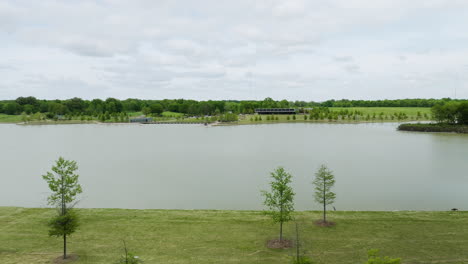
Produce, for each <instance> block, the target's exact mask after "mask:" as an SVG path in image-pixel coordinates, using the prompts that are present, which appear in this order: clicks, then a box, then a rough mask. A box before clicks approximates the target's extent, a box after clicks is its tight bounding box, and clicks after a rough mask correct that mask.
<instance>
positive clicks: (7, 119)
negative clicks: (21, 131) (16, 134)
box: [0, 114, 22, 123]
mask: <svg viewBox="0 0 468 264" xmlns="http://www.w3.org/2000/svg"><path fill="white" fill-rule="evenodd" d="M21 118H22V117H21V115H6V114H0V123H19V122H22V120H21Z"/></svg>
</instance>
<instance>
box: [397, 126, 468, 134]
mask: <svg viewBox="0 0 468 264" xmlns="http://www.w3.org/2000/svg"><path fill="white" fill-rule="evenodd" d="M398 130H401V131H415V132H450V133H463V134H468V126H466V125H451V124H401V125H400V126H398Z"/></svg>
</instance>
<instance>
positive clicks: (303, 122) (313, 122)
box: [0, 120, 432, 126]
mask: <svg viewBox="0 0 468 264" xmlns="http://www.w3.org/2000/svg"><path fill="white" fill-rule="evenodd" d="M402 122H432V120H399V121H398V120H385V121H365V120H364V121H343V120H338V121H325V120H313V121H311V120H289V121H253V122H251V121H248V122H242V121H233V122H211V123H207V125H208V126H244V125H263V124H264V125H271V124H387V123H389V124H390V123H402ZM1 124H15V125H20V126H36V125H89V124H92V125H94V124H96V125H112V124H114V125H115V124H135V125H151V124H144V123H131V122H99V121H79V120H76V121H75V120H71V121H30V122H19V123H17V122H0V125H1ZM173 124H177V125H193V124H195V121H192V120H190V121H173V122H161V123H160V124H155V125H173ZM196 124H202V123H200V122H198V123H196Z"/></svg>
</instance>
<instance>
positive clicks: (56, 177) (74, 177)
mask: <svg viewBox="0 0 468 264" xmlns="http://www.w3.org/2000/svg"><path fill="white" fill-rule="evenodd" d="M77 169H78V166H77V165H76V162H75V161H71V160H65V159H64V158H62V157H59V159H58V160H57V161H56V164H55V165H54V166H52V172H47V174H45V175H43V176H42V178H43V179H44V180H45V181H46V182H47V184H48V185H49V188H50V190H51V191H52V194H51V195H50V196H49V197H48V204H49V205H52V206H55V207H57V209H58V215H57V216H56V217H54V218H53V219H52V220H51V221H50V222H49V227H50V230H49V235H50V236H57V237H59V236H62V237H63V259H66V258H67V235H68V236H69V235H71V234H72V233H74V232H75V230H76V228H77V226H78V220H77V217H76V214H75V213H74V211H73V210H72V208H73V206H74V204H75V203H76V196H77V195H78V194H80V193H81V192H82V189H81V185H80V184H79V183H78V177H79V175H78V174H75V171H76V170H77Z"/></svg>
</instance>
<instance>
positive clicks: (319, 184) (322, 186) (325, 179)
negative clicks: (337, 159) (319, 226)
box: [313, 165, 336, 223]
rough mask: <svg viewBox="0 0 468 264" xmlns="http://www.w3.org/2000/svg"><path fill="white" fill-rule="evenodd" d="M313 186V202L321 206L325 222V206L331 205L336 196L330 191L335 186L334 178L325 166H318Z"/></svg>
mask: <svg viewBox="0 0 468 264" xmlns="http://www.w3.org/2000/svg"><path fill="white" fill-rule="evenodd" d="M313 184H314V186H315V195H314V197H315V201H316V202H317V203H321V204H323V222H324V223H326V222H327V213H326V212H327V205H330V204H333V202H334V201H335V198H336V195H335V193H334V192H332V191H331V188H332V187H333V185H334V184H335V176H333V173H332V171H331V170H329V169H328V168H327V166H325V165H322V166H320V168H319V170H318V171H317V172H316V173H315V179H314V181H313Z"/></svg>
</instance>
